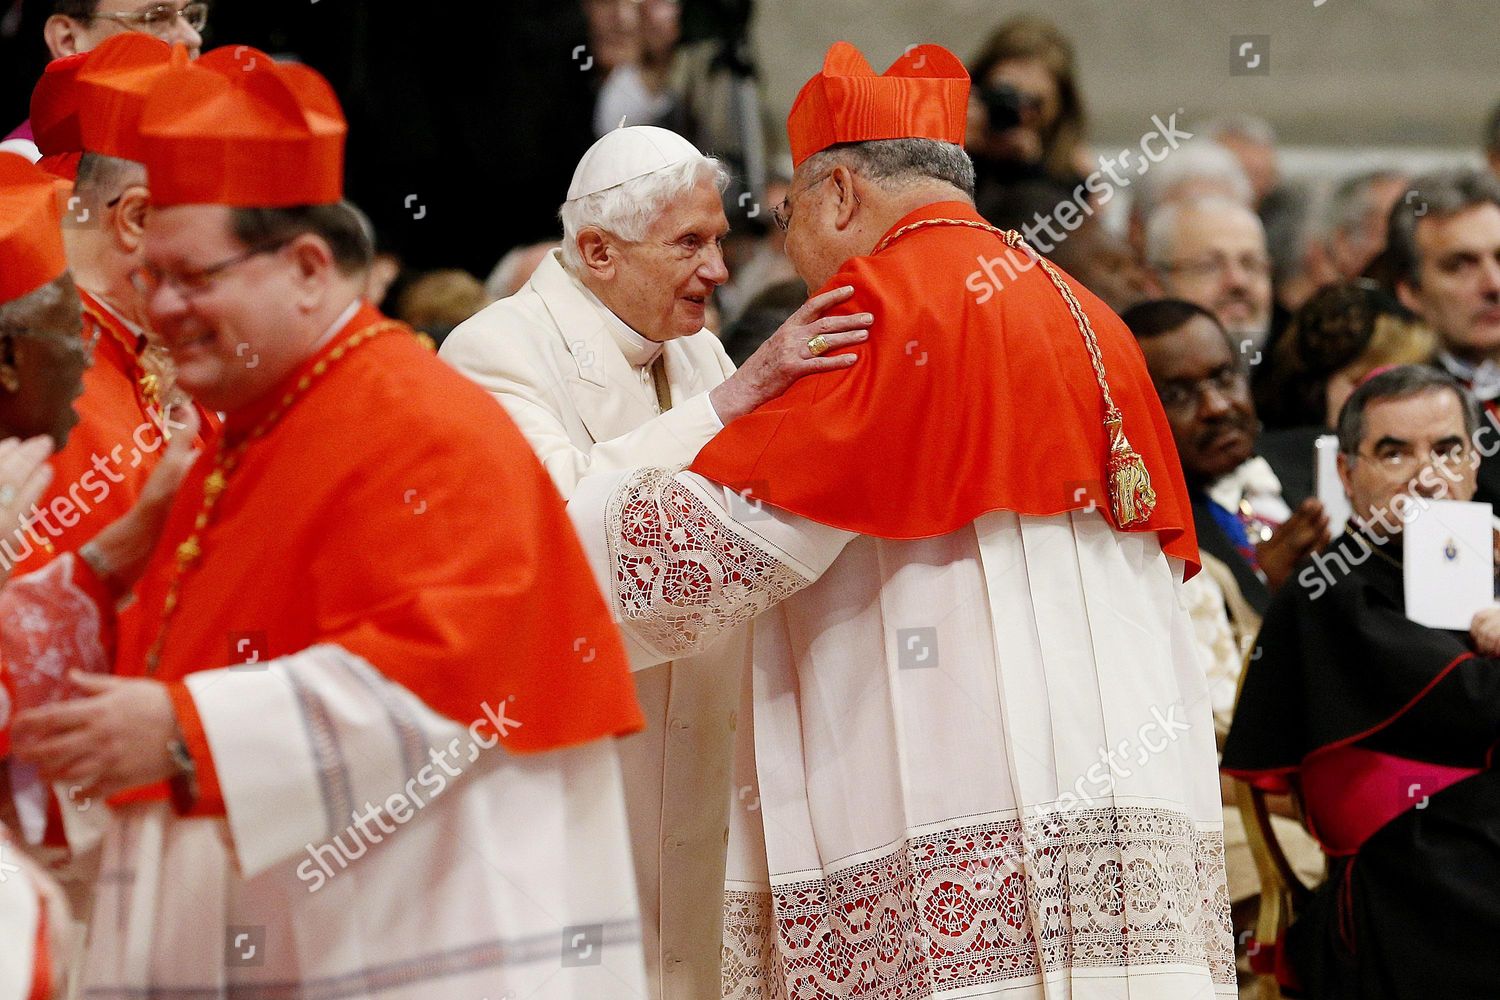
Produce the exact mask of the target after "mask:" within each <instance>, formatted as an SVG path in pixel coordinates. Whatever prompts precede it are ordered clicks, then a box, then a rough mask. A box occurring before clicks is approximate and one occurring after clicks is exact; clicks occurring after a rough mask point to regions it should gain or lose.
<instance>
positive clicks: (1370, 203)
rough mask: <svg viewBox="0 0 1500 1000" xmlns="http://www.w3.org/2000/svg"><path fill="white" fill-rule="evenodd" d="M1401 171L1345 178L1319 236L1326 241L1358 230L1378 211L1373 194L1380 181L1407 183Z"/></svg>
mask: <svg viewBox="0 0 1500 1000" xmlns="http://www.w3.org/2000/svg"><path fill="white" fill-rule="evenodd" d="M1405 179H1406V175H1405V174H1403V173H1402V172H1401V171H1399V170H1391V169H1382V170H1368V171H1365V172H1364V173H1359V174H1354V175H1353V176H1351V177H1346V178H1344V179H1343V180H1341V181H1339V182H1338V183H1337V184H1336V185H1334V188H1333V191H1332V192H1330V193H1329V195H1328V202H1327V204H1325V205H1324V206H1323V212H1322V213H1321V219H1320V220H1319V221H1320V222H1321V224H1322V225H1321V232H1320V235H1321V236H1322V237H1323V238H1324V239H1327V238H1329V237H1331V236H1333V234H1335V233H1348V232H1353V231H1354V230H1356V229H1358V228H1359V227H1360V226H1361V225H1362V224H1363V223H1364V221H1365V218H1366V217H1367V216H1368V215H1369V214H1370V211H1371V210H1372V209H1374V208H1376V207H1377V206H1376V204H1375V200H1374V197H1373V192H1374V188H1375V185H1377V184H1379V183H1380V182H1381V181H1391V180H1405Z"/></svg>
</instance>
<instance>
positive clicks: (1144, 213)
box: [1129, 137, 1255, 254]
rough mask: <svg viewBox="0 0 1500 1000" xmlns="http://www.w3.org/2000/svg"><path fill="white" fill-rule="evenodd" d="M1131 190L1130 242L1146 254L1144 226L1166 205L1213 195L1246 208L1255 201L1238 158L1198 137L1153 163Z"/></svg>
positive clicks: (1137, 249)
mask: <svg viewBox="0 0 1500 1000" xmlns="http://www.w3.org/2000/svg"><path fill="white" fill-rule="evenodd" d="M1130 191H1131V195H1132V196H1131V201H1130V223H1129V226H1130V228H1129V235H1130V243H1131V245H1132V246H1133V247H1135V248H1136V251H1137V252H1139V253H1141V254H1145V253H1146V227H1147V226H1148V225H1149V223H1150V220H1151V218H1152V216H1154V215H1156V214H1157V212H1158V211H1159V210H1161V209H1162V208H1164V207H1165V206H1167V205H1170V204H1172V203H1174V202H1185V201H1196V200H1199V199H1202V198H1210V197H1213V198H1220V199H1223V200H1225V201H1232V202H1234V203H1235V204H1238V205H1243V206H1245V207H1246V208H1247V209H1248V208H1251V206H1252V205H1253V204H1254V201H1255V189H1254V188H1252V187H1251V186H1250V178H1248V177H1246V176H1245V168H1244V167H1242V166H1240V161H1239V159H1238V158H1237V157H1236V156H1235V155H1234V154H1233V153H1231V152H1230V151H1229V150H1228V149H1226V148H1224V147H1223V146H1220V145H1219V144H1218V143H1216V142H1209V141H1207V140H1204V139H1201V138H1197V137H1195V138H1193V139H1190V140H1188V141H1187V142H1185V143H1183V144H1182V146H1180V147H1179V148H1178V149H1176V150H1174V151H1173V152H1172V155H1170V156H1168V157H1166V158H1165V159H1163V160H1162V161H1161V162H1160V163H1155V164H1152V165H1151V169H1150V170H1147V171H1146V172H1145V173H1142V174H1140V176H1139V177H1138V178H1136V179H1135V180H1134V182H1133V183H1132V185H1131V188H1130Z"/></svg>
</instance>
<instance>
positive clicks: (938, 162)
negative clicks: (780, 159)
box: [803, 139, 974, 198]
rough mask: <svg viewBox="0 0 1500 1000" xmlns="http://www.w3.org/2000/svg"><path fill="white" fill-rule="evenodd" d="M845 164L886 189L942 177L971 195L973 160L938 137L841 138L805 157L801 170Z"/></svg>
mask: <svg viewBox="0 0 1500 1000" xmlns="http://www.w3.org/2000/svg"><path fill="white" fill-rule="evenodd" d="M840 165H842V166H845V167H848V168H849V169H851V170H853V171H855V172H856V173H858V174H859V175H860V176H861V177H864V178H866V179H867V180H870V181H873V182H874V183H875V184H878V185H879V186H880V187H882V188H885V189H887V190H896V189H899V188H903V187H907V186H910V185H912V184H919V183H922V182H925V181H942V182H944V183H945V184H951V185H953V186H954V187H956V188H958V189H959V190H960V191H962V192H963V193H964V194H966V195H968V196H969V197H970V198H973V197H974V161H973V160H971V159H969V154H968V153H966V152H964V150H963V147H962V146H957V145H954V144H953V143H951V142H942V141H941V140H938V139H871V140H868V141H866V142H841V143H838V144H836V145H833V146H829V147H828V148H827V149H823V150H819V151H818V152H816V153H814V154H813V155H811V156H809V157H808V158H807V161H806V162H805V163H804V164H803V170H804V171H805V172H806V173H808V174H809V175H813V176H816V175H817V174H821V173H823V172H824V171H827V170H832V169H833V168H834V167H836V166H840Z"/></svg>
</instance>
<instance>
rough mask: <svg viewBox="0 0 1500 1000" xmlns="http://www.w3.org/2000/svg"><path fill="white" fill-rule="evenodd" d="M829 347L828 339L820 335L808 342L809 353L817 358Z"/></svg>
mask: <svg viewBox="0 0 1500 1000" xmlns="http://www.w3.org/2000/svg"><path fill="white" fill-rule="evenodd" d="M828 346H829V345H828V338H827V337H825V336H823V335H822V334H821V333H820V334H818V335H817V336H816V337H814V338H813V339H812V340H809V341H808V342H807V353H809V354H811V355H812V356H813V357H815V358H816V357H817V356H818V355H820V354H822V353H824V352H825V351H827V350H828Z"/></svg>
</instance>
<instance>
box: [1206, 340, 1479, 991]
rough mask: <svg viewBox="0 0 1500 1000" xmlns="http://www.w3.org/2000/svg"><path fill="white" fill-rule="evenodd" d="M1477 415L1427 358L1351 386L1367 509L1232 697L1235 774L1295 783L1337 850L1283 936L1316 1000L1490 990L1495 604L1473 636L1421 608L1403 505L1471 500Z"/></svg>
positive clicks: (1306, 581)
mask: <svg viewBox="0 0 1500 1000" xmlns="http://www.w3.org/2000/svg"><path fill="white" fill-rule="evenodd" d="M1477 423H1478V413H1477V410H1476V408H1475V405H1474V402H1473V400H1472V399H1471V398H1470V397H1469V396H1468V394H1467V393H1466V392H1465V391H1464V389H1463V388H1462V386H1460V385H1459V384H1458V383H1457V382H1456V381H1455V380H1454V379H1452V378H1451V377H1450V376H1448V375H1446V374H1443V373H1441V372H1437V371H1434V370H1432V369H1430V368H1422V367H1416V366H1408V367H1402V368H1396V369H1392V370H1391V371H1388V372H1384V373H1382V374H1380V375H1377V376H1375V377H1374V378H1371V379H1370V380H1369V381H1367V382H1365V383H1364V384H1363V385H1361V386H1360V387H1359V388H1358V389H1356V390H1355V391H1354V393H1353V395H1351V396H1350V397H1349V400H1348V402H1347V403H1346V404H1345V405H1344V409H1343V411H1342V413H1341V415H1340V418H1339V451H1340V455H1339V472H1340V475H1341V477H1342V479H1343V484H1344V489H1345V492H1346V493H1347V494H1348V497H1349V502H1350V505H1351V506H1352V507H1353V509H1354V512H1355V514H1354V519H1353V520H1352V521H1351V523H1350V526H1349V529H1348V530H1347V532H1346V533H1345V534H1344V535H1342V536H1341V537H1340V538H1339V539H1338V540H1337V541H1336V542H1335V543H1334V544H1333V545H1332V546H1331V547H1330V548H1329V549H1328V551H1327V552H1326V553H1322V554H1320V555H1319V556H1317V557H1316V558H1315V559H1314V560H1313V561H1312V562H1310V563H1308V564H1307V565H1305V566H1304V567H1303V568H1302V569H1301V570H1300V571H1299V572H1298V574H1297V577H1296V580H1295V582H1294V583H1291V584H1289V585H1288V586H1286V587H1284V588H1283V589H1282V590H1281V592H1280V593H1278V594H1277V595H1276V598H1275V600H1274V601H1272V603H1271V607H1270V609H1269V611H1268V612H1267V614H1266V617H1265V623H1264V625H1263V627H1262V629H1261V632H1260V637H1259V640H1258V642H1257V645H1256V648H1255V651H1254V653H1253V654H1252V655H1251V657H1250V665H1249V667H1248V673H1247V676H1246V678H1245V684H1244V690H1243V692H1242V693H1241V695H1240V698H1239V702H1238V705H1237V706H1236V708H1235V716H1234V722H1233V726H1232V728H1231V729H1230V733H1229V738H1228V740H1227V742H1226V744H1225V747H1224V758H1223V768H1224V770H1225V771H1226V772H1227V773H1229V774H1231V775H1234V776H1236V777H1239V778H1241V779H1243V780H1245V781H1248V782H1250V783H1251V784H1253V785H1255V786H1257V787H1259V788H1261V789H1263V790H1265V791H1268V792H1273V793H1287V792H1293V793H1297V794H1299V795H1300V797H1301V800H1302V805H1303V808H1304V810H1305V813H1306V816H1307V819H1308V823H1309V826H1310V828H1311V829H1312V830H1313V831H1314V833H1315V834H1316V835H1317V837H1318V840H1319V841H1320V842H1321V843H1322V845H1323V847H1324V849H1325V851H1326V852H1327V854H1328V856H1329V858H1330V871H1329V878H1328V880H1327V881H1326V882H1325V883H1324V884H1323V885H1322V886H1321V887H1320V888H1319V889H1318V890H1317V891H1315V892H1314V893H1313V896H1312V899H1311V901H1310V902H1309V903H1307V904H1306V905H1304V906H1303V907H1302V908H1301V909H1300V912H1299V913H1298V914H1297V918H1296V921H1295V922H1294V923H1293V924H1292V925H1291V927H1290V929H1289V930H1288V932H1287V935H1286V939H1285V941H1284V942H1283V944H1284V951H1283V957H1285V958H1286V959H1287V960H1288V964H1289V965H1290V969H1291V971H1292V972H1293V973H1294V974H1295V976H1296V977H1297V979H1298V980H1300V983H1299V986H1300V989H1299V991H1298V993H1297V995H1299V996H1306V997H1309V998H1311V1000H1425V998H1428V997H1443V998H1445V1000H1479V998H1488V997H1492V996H1494V995H1495V981H1496V978H1497V977H1500V968H1497V963H1496V960H1495V958H1494V957H1493V956H1494V955H1495V951H1494V949H1493V948H1492V947H1491V942H1490V938H1491V937H1492V934H1491V930H1492V928H1494V927H1496V926H1500V894H1497V893H1496V892H1495V889H1494V887H1495V885H1496V884H1497V882H1500V851H1497V850H1496V848H1495V845H1496V844H1497V843H1500V808H1497V806H1496V804H1497V801H1500V799H1497V788H1500V772H1497V771H1496V770H1495V769H1494V768H1493V766H1492V760H1491V758H1492V756H1493V752H1494V747H1495V745H1496V742H1497V740H1500V669H1497V666H1500V664H1497V662H1496V660H1495V659H1494V657H1495V656H1496V655H1497V654H1500V645H1497V644H1496V642H1495V625H1496V623H1497V619H1500V608H1495V607H1492V608H1490V609H1487V610H1484V611H1480V612H1479V614H1478V615H1476V617H1475V618H1474V621H1473V624H1472V626H1471V627H1470V629H1469V630H1468V633H1467V634H1466V633H1465V632H1463V631H1448V630H1444V629H1439V628H1431V627H1428V626H1426V625H1421V624H1418V623H1416V622H1414V621H1411V620H1410V619H1408V618H1407V617H1406V611H1405V609H1406V590H1405V585H1404V582H1403V563H1402V557H1403V551H1402V526H1403V523H1402V518H1401V517H1400V516H1392V514H1400V513H1401V512H1402V510H1403V507H1404V508H1413V507H1419V506H1421V505H1423V504H1424V503H1425V502H1426V501H1427V500H1428V499H1430V498H1433V497H1439V496H1446V497H1449V498H1451V499H1457V500H1469V499H1471V498H1472V497H1473V496H1474V493H1475V472H1474V467H1473V466H1474V463H1475V462H1476V461H1477V460H1478V457H1477V456H1476V455H1475V454H1474V451H1473V448H1472V446H1471V444H1470V438H1471V436H1472V435H1473V433H1474V431H1475V429H1476V427H1477ZM1265 943H1266V944H1267V945H1270V944H1271V943H1272V942H1265ZM1487 956H1488V957H1487Z"/></svg>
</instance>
